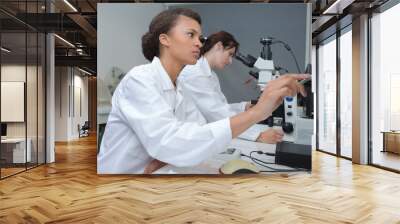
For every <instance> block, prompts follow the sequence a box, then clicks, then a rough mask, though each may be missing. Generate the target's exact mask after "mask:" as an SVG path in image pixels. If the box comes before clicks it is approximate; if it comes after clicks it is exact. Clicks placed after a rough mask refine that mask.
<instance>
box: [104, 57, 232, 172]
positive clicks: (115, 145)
mask: <svg viewBox="0 0 400 224" xmlns="http://www.w3.org/2000/svg"><path fill="white" fill-rule="evenodd" d="M191 107H194V108H195V105H194V104H193V103H192V102H191V101H190V100H187V99H186V98H185V97H184V96H183V94H182V89H181V86H180V85H179V81H177V87H176V89H175V87H174V85H173V83H172V81H171V79H170V78H169V76H168V74H167V72H166V71H165V70H164V68H163V67H162V65H161V62H160V60H159V58H157V57H155V58H154V59H153V61H152V63H150V64H146V65H141V66H137V67H134V68H133V69H132V70H130V71H129V73H128V74H127V75H126V76H125V77H124V78H123V80H122V81H121V82H120V84H119V85H118V87H117V89H116V90H115V92H114V95H113V97H112V109H111V113H110V115H109V118H108V122H107V125H106V129H105V132H104V135H103V140H102V143H101V147H100V152H99V154H98V160H97V161H98V163H97V171H98V173H100V174H110V173H114V174H125V173H143V171H144V168H145V167H146V165H147V164H148V163H149V162H150V161H151V160H152V159H153V158H155V159H158V160H160V161H163V162H166V163H169V164H171V165H174V166H178V167H185V166H194V165H197V164H199V163H201V162H202V161H204V160H206V159H207V158H209V157H210V156H212V155H214V154H217V153H220V152H222V151H224V150H225V149H226V147H227V146H228V145H229V143H230V142H231V140H232V131H231V128H230V121H229V119H227V118H225V119H222V120H219V121H216V122H213V123H208V124H206V123H205V120H202V119H201V115H200V114H196V110H195V109H193V108H192V109H190V108H191ZM203 119H204V118H203Z"/></svg>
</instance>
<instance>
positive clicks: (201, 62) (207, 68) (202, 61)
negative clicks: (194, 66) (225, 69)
mask: <svg viewBox="0 0 400 224" xmlns="http://www.w3.org/2000/svg"><path fill="white" fill-rule="evenodd" d="M197 63H198V64H199V65H200V67H201V69H202V70H204V71H207V73H202V74H204V75H206V76H211V74H212V70H211V67H210V64H209V63H208V61H207V59H206V58H205V57H204V56H202V57H201V58H200V59H199V60H198V61H197Z"/></svg>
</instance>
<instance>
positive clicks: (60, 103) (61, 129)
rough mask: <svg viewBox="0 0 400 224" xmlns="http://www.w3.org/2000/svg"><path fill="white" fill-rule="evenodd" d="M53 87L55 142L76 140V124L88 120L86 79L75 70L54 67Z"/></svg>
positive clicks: (81, 123)
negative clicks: (54, 78)
mask: <svg viewBox="0 0 400 224" xmlns="http://www.w3.org/2000/svg"><path fill="white" fill-rule="evenodd" d="M55 86H56V88H55V89H56V91H55V124H56V126H55V140H56V141H69V140H73V139H77V138H78V137H79V135H78V134H79V133H78V124H80V125H81V126H82V125H83V124H84V122H85V121H87V120H88V105H89V104H88V78H87V76H83V73H81V72H80V71H79V70H77V69H75V68H71V67H56V81H55ZM79 90H80V93H79ZM79 94H80V97H78V96H79ZM79 100H81V102H79ZM79 105H81V107H82V108H81V109H82V114H81V113H80V111H79Z"/></svg>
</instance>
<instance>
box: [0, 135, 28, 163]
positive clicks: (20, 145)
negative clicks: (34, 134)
mask: <svg viewBox="0 0 400 224" xmlns="http://www.w3.org/2000/svg"><path fill="white" fill-rule="evenodd" d="M26 142H27V143H28V144H27V147H26V151H25V138H6V139H1V157H2V158H1V159H4V160H5V163H25V162H30V161H31V157H32V156H31V145H32V141H31V139H30V138H27V141H26ZM26 158H27V161H25V159H26Z"/></svg>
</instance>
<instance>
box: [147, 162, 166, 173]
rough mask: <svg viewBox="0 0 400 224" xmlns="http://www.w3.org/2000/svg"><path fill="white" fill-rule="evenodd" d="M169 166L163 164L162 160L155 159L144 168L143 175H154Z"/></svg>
mask: <svg viewBox="0 0 400 224" xmlns="http://www.w3.org/2000/svg"><path fill="white" fill-rule="evenodd" d="M165 165H167V163H164V162H161V161H160V160H157V159H153V160H152V161H151V162H150V163H149V164H147V166H146V167H145V168H144V171H143V174H152V173H153V172H154V171H156V170H158V169H160V168H162V167H163V166H165Z"/></svg>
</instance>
